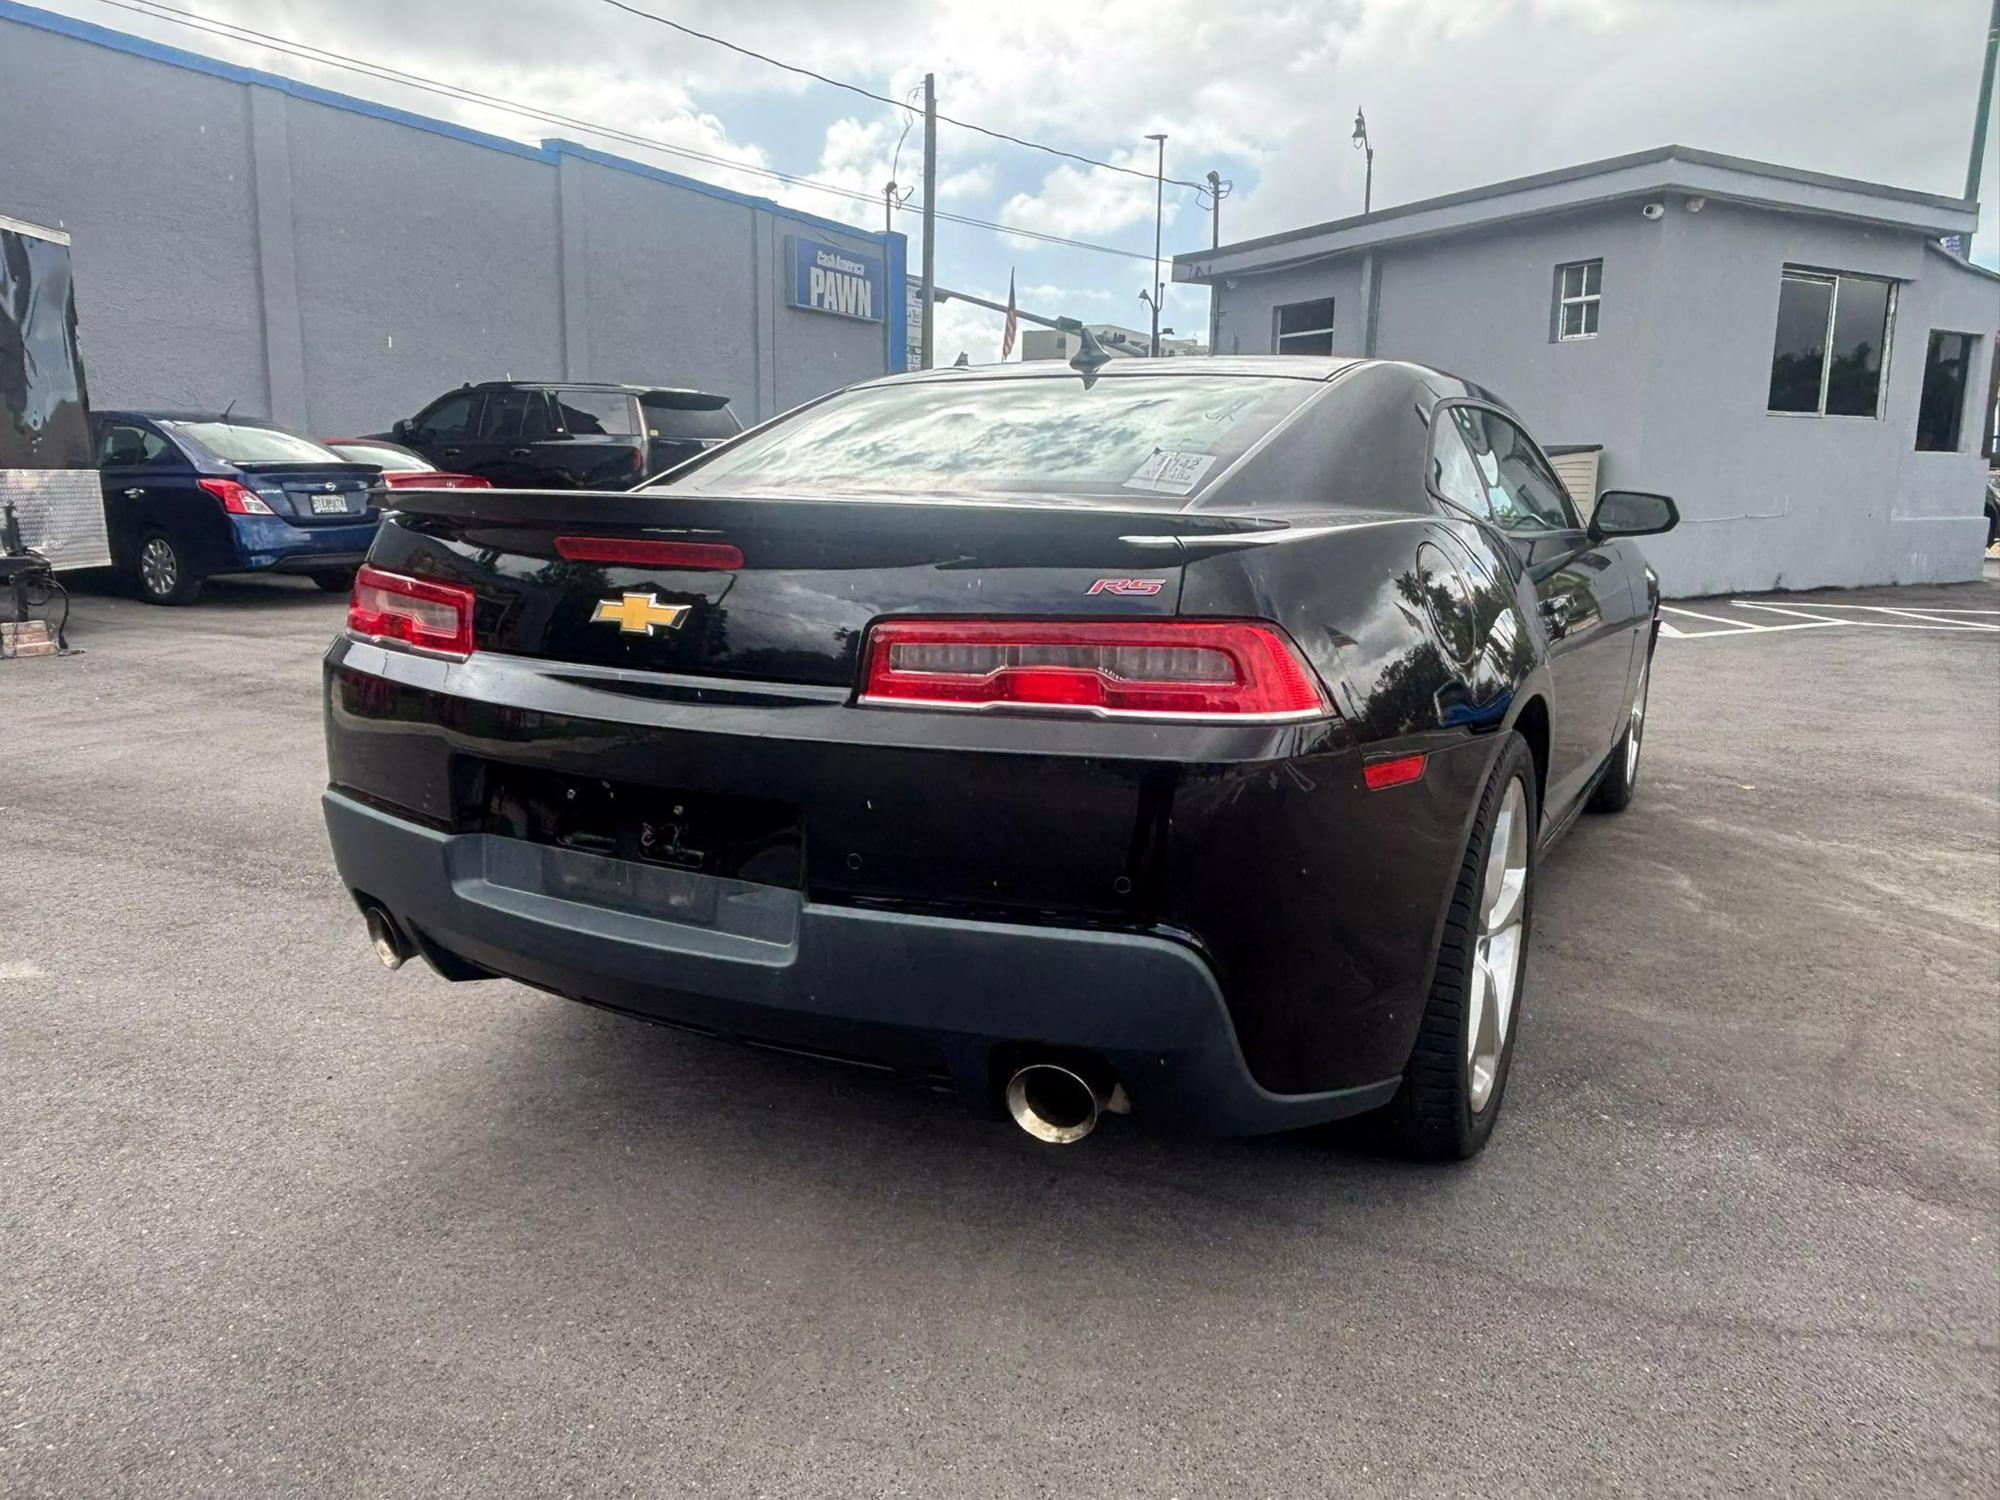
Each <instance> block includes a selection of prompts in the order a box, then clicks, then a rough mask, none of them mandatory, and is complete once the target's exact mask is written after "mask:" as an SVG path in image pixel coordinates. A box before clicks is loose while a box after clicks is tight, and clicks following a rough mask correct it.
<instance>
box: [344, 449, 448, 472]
mask: <svg viewBox="0 0 2000 1500" xmlns="http://www.w3.org/2000/svg"><path fill="white" fill-rule="evenodd" d="M327 446H328V447H330V448H332V449H333V451H334V452H335V453H338V454H339V455H340V456H341V457H342V458H344V459H346V460H347V461H348V462H349V463H356V464H373V465H375V467H376V468H378V469H380V470H381V471H382V472H383V473H385V474H428V473H429V472H430V471H431V465H429V464H428V463H426V462H424V460H423V459H421V458H418V457H417V455H416V454H414V453H412V452H411V451H410V450H409V449H407V448H392V447H390V446H388V445H387V444H384V443H330V444H328V445H327Z"/></svg>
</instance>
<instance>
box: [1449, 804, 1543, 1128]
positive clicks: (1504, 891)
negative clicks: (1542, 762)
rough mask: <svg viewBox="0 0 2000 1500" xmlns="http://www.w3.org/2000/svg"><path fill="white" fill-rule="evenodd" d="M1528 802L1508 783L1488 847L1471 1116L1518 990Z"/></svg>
mask: <svg viewBox="0 0 2000 1500" xmlns="http://www.w3.org/2000/svg"><path fill="white" fill-rule="evenodd" d="M1529 833H1530V830H1529V828H1528V797H1527V793H1526V791H1525V790H1524V788H1523V786H1522V783H1521V781H1520V779H1519V778H1518V777H1516V778H1515V779H1514V780H1512V781H1510V782H1508V783H1507V794H1506V795H1505V796H1504V797H1502V798H1501V800H1500V815H1499V816H1498V817H1497V818H1496V819H1494V822H1493V836H1492V838H1491V839H1490V840H1489V841H1488V843H1487V846H1486V851H1487V852H1486V877H1485V879H1484V880H1483V881H1482V882H1481V884H1480V892H1479V937H1478V940H1477V941H1476V942H1475V944H1474V947H1473V956H1472V974H1471V978H1470V982H1469V984H1468V985H1467V991H1466V1000H1467V1008H1468V1011H1469V1014H1468V1015H1467V1017H1466V1031H1465V1035H1466V1043H1465V1048H1466V1059H1465V1060H1466V1072H1467V1074H1468V1082H1467V1089H1468V1092H1469V1094H1470V1096H1471V1097H1470V1100H1469V1102H1470V1104H1471V1107H1472V1112H1473V1113H1474V1114H1477V1113H1479V1111H1480V1110H1482V1109H1484V1108H1485V1107H1486V1102H1487V1100H1489V1099H1491V1098H1492V1097H1493V1085H1494V1083H1495V1081H1496V1080H1497V1079H1498V1078H1499V1076H1500V1059H1501V1058H1502V1057H1503V1056H1504V1055H1505V1054H1506V1050H1507V1034H1508V1029H1509V1028H1510V1027H1511V1026H1512V1024H1513V1020H1514V1002H1515V1000H1516V998H1517V997H1518V996H1519V994H1520V990H1521V959H1522V956H1523V955H1522V948H1523V946H1524V945H1523V942H1522V939H1523V938H1524V936H1525V935H1526V918H1527V914H1528V838H1529Z"/></svg>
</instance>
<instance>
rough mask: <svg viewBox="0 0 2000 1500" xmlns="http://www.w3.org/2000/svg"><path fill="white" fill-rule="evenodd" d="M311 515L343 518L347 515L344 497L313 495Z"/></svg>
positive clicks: (345, 498)
mask: <svg viewBox="0 0 2000 1500" xmlns="http://www.w3.org/2000/svg"><path fill="white" fill-rule="evenodd" d="M312 503H313V514H314V515H316V516H344V515H346V514H347V497H346V496H345V495H314V496H313V497H312Z"/></svg>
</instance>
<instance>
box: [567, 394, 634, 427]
mask: <svg viewBox="0 0 2000 1500" xmlns="http://www.w3.org/2000/svg"><path fill="white" fill-rule="evenodd" d="M556 404H557V405H558V407H560V409H561V411H562V425H563V431H565V432H567V433H569V434H570V436H572V437H631V436H633V435H634V434H635V433H637V432H638V430H639V422H638V414H637V413H636V412H635V411H634V409H633V406H634V403H633V400H632V398H631V397H630V396H627V395H625V394H624V393H623V392H620V391H558V392H556Z"/></svg>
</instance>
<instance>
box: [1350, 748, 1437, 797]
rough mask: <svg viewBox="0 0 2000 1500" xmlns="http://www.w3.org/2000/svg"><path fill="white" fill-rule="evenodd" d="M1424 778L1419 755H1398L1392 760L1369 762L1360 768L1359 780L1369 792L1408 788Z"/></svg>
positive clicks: (1422, 760)
mask: <svg viewBox="0 0 2000 1500" xmlns="http://www.w3.org/2000/svg"><path fill="white" fill-rule="evenodd" d="M1423 778H1424V757H1423V756H1421V755H1399V756H1397V757H1396V758H1395V759H1394V760H1371V761H1370V762H1368V764H1367V765H1365V766H1363V767H1362V768H1361V779H1362V780H1363V781H1365V782H1367V783H1368V790H1369V791H1371V792H1380V791H1384V790H1386V789H1387V788H1389V787H1392V786H1408V785H1409V784H1410V783H1411V782H1413V781H1422V780H1423Z"/></svg>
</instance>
